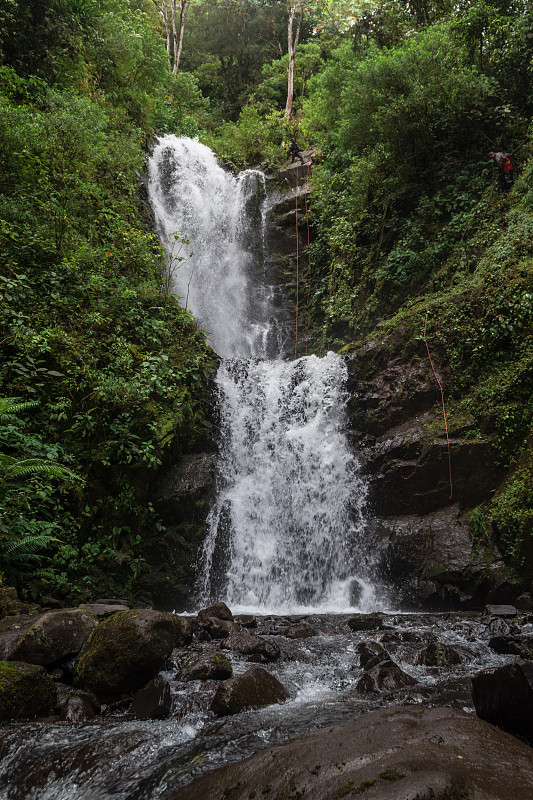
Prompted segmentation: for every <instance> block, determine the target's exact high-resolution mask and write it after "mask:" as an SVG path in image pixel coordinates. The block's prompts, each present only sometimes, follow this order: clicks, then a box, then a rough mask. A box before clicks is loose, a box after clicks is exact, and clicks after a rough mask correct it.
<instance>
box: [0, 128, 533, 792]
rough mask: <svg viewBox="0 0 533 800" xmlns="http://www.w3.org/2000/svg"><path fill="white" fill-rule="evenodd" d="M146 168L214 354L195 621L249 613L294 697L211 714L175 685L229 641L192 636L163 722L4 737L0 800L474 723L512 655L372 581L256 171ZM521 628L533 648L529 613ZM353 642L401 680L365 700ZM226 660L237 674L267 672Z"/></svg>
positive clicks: (184, 145) (336, 371) (209, 158)
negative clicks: (461, 719)
mask: <svg viewBox="0 0 533 800" xmlns="http://www.w3.org/2000/svg"><path fill="white" fill-rule="evenodd" d="M149 169H150V175H149V188H150V198H151V202H152V206H153V208H154V214H155V217H156V220H157V225H158V228H159V232H160V235H161V238H162V241H163V242H164V243H165V244H166V246H167V249H168V253H169V256H168V276H167V277H168V282H169V286H170V288H171V290H172V291H173V292H174V293H176V294H177V295H179V296H180V297H181V298H182V302H183V304H184V305H185V304H186V305H187V307H188V308H189V309H191V311H192V312H193V313H194V315H195V317H196V318H197V319H198V320H199V323H200V325H201V326H202V328H204V329H205V330H206V331H207V333H208V334H209V337H210V342H211V344H212V346H213V347H214V349H215V350H216V351H217V353H218V354H219V355H220V356H221V363H220V366H219V369H218V373H217V376H216V379H215V395H216V401H217V410H216V415H217V420H218V425H219V428H220V441H219V459H218V468H217V477H216V494H215V498H214V501H213V505H212V509H211V512H210V515H209V533H208V535H207V538H206V541H205V545H204V548H203V550H202V552H201V553H200V555H199V561H198V582H197V597H196V600H195V603H194V605H195V609H196V610H197V609H198V608H201V607H202V606H205V605H208V604H209V603H210V602H211V601H214V600H225V601H226V602H227V603H228V605H229V606H230V608H231V610H232V611H233V612H234V613H235V614H241V615H243V614H247V615H248V616H242V617H241V619H240V622H241V624H242V626H243V627H244V628H245V629H246V630H251V631H253V634H254V635H259V636H260V637H262V640H264V641H265V642H267V643H270V645H271V646H272V647H273V648H274V649H275V650H276V652H277V656H276V658H273V659H271V660H270V661H269V663H266V666H265V669H267V670H268V671H269V672H270V673H271V674H272V675H274V676H275V677H276V678H278V679H279V681H280V682H281V683H282V684H283V686H284V687H285V688H286V690H287V691H288V693H289V699H288V700H287V701H286V702H285V703H282V704H279V705H278V704H274V705H269V706H267V707H266V708H263V709H260V710H248V711H243V712H241V713H238V714H235V715H233V716H229V717H223V718H220V717H218V716H216V715H215V714H214V712H213V711H212V710H210V704H211V700H212V698H213V695H214V692H215V690H216V687H217V681H214V680H203V681H201V680H189V681H184V680H179V679H177V678H176V673H177V671H179V669H180V667H182V666H183V664H184V663H185V662H186V661H187V659H189V658H190V657H191V654H193V655H194V654H197V653H219V652H220V648H221V647H223V641H224V640H222V644H221V639H220V638H213V637H210V636H207V635H206V633H205V629H203V628H202V627H201V626H199V627H197V629H196V638H195V639H194V640H193V642H192V644H190V645H188V646H187V647H185V648H181V649H177V650H175V651H174V653H173V654H172V656H171V657H170V659H169V660H168V662H167V664H166V665H165V668H164V670H163V673H162V674H163V675H164V677H165V678H166V679H167V680H168V681H169V684H170V690H171V695H172V707H171V711H170V715H169V717H168V719H165V720H162V721H155V720H150V721H140V720H134V719H132V718H131V716H128V710H129V705H130V702H131V700H130V699H128V700H125V701H124V702H123V703H118V704H115V705H111V706H109V707H108V708H107V709H104V711H103V713H102V714H101V715H100V716H98V717H96V718H95V719H94V720H91V721H90V722H88V723H86V724H72V723H68V722H57V721H36V722H33V723H13V724H10V725H5V726H4V727H3V728H1V729H0V758H1V764H2V770H1V775H0V800H67V798H68V800H165V798H167V797H168V798H170V797H171V796H174V795H173V792H175V791H176V789H177V788H179V787H180V786H182V785H184V784H186V783H188V782H190V781H191V780H192V779H193V778H195V777H196V776H198V775H200V774H201V773H203V772H205V771H206V770H209V769H213V768H214V767H216V766H218V765H221V764H225V763H228V762H232V761H236V760H239V759H242V758H244V757H245V756H247V755H249V754H251V753H254V752H256V751H258V750H260V749H262V748H265V747H267V746H269V745H271V744H277V743H281V742H284V741H286V740H288V739H290V738H292V737H294V736H297V735H299V734H302V733H305V732H307V731H310V730H313V729H317V728H321V727H324V726H331V725H337V724H339V723H340V722H343V721H346V720H348V719H353V718H355V717H358V716H361V715H362V714H364V713H366V712H368V711H370V710H372V709H375V708H378V707H381V706H385V705H390V704H392V703H398V702H405V703H410V704H417V705H453V706H455V707H458V708H463V709H465V710H467V711H470V712H472V713H473V705H472V697H471V682H470V679H471V677H472V676H473V675H474V674H476V673H477V672H479V671H480V670H481V669H484V668H486V667H489V666H497V665H500V664H503V663H508V662H511V661H513V660H515V659H516V656H513V655H497V654H496V653H495V652H494V650H493V649H491V648H490V647H489V640H490V638H491V637H492V636H494V635H495V634H496V633H498V630H497V627H498V620H496V622H494V619H493V618H489V617H482V616H481V615H480V614H474V613H453V614H424V613H418V614H412V613H402V612H401V611H399V610H397V609H396V608H395V603H394V598H393V597H392V598H391V597H390V596H389V595H388V593H387V590H386V587H385V586H383V585H382V584H381V583H380V579H379V575H377V574H376V572H375V570H374V568H373V558H372V552H373V545H372V539H371V534H370V532H369V531H370V529H371V526H369V525H368V524H367V518H366V513H367V512H366V506H365V501H366V487H365V481H364V479H363V477H362V475H361V473H360V467H359V462H358V459H357V454H356V453H354V452H353V449H352V447H351V443H350V436H349V432H348V423H347V401H348V393H347V389H346V366H345V363H344V361H343V359H342V358H341V357H339V356H337V355H335V354H333V353H330V354H328V355H327V356H325V357H324V358H317V357H316V356H309V357H304V358H301V359H298V360H295V361H290V360H288V358H287V357H288V353H289V352H290V350H291V349H292V341H293V335H292V332H291V330H292V325H293V321H292V320H291V317H290V314H289V313H288V310H287V307H286V305H285V301H284V298H283V296H282V294H281V293H280V291H279V288H278V287H277V285H276V281H275V278H274V272H273V266H272V260H271V258H270V255H269V250H268V226H267V222H268V214H269V211H270V208H271V205H272V199H271V196H270V194H269V192H268V190H267V182H266V179H265V176H264V175H263V174H262V173H261V172H259V171H257V170H247V171H246V172H244V173H242V174H241V175H239V176H233V175H231V174H230V173H228V172H226V171H224V170H223V169H222V168H221V167H220V166H219V165H218V164H217V162H216V159H215V157H214V155H213V153H212V152H211V151H210V150H209V149H208V148H206V147H205V146H203V145H201V144H200V143H198V142H195V141H192V140H190V139H178V138H176V137H173V136H166V137H162V138H161V139H160V140H159V142H158V143H157V144H156V146H155V148H154V152H153V155H152V157H151V159H150V165H149ZM176 610H177V611H180V609H176ZM361 612H365V613H367V614H368V613H369V612H374V613H376V612H379V613H378V615H377V616H376V618H375V620H374V622H375V625H374V629H372V630H366V631H365V630H354V629H353V626H350V625H349V624H348V621H349V620H350V619H351V618H353V616H354V615H355V614H357V613H361ZM237 621H238V618H237ZM495 626H496V628H495ZM523 631H524V632H526V633H528V634H529V635H533V625H531V623H529V622H528V620H524V625H523ZM364 643H367V644H369V646H372V647H375V646H380V647H381V648H383V650H382V651H381V652H383V653H385V655H386V656H387V658H389V659H392V661H393V662H394V664H395V665H396V666H397V668H398V669H399V670H400V672H401V680H400V681H399V682H398V683H397V685H395V686H392V685H384V686H383V687H381V688H378V687H374V690H370V691H369V690H365V688H364V684H362V683H361V679H362V677H363V676H364V674H365V669H364V667H363V666H362V665H361V655H360V653H361V650H360V646H361V645H363V644H364ZM222 652H223V654H224V655H225V656H226V657H227V658H229V660H230V661H231V666H232V669H233V674H234V675H237V676H239V675H241V674H242V673H244V672H245V671H246V670H247V669H248V668H249V667H250V661H252V662H257V661H261V659H260V658H258V657H257V656H256V655H254V653H252V654H248V655H243V654H239V652H236V651H231V650H222ZM262 663H265V660H264V659H263V660H262ZM387 663H390V662H387ZM402 676H403V677H402ZM213 800H215V798H213ZM216 800H218V798H217V799H216Z"/></svg>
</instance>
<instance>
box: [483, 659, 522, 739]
mask: <svg viewBox="0 0 533 800" xmlns="http://www.w3.org/2000/svg"><path fill="white" fill-rule="evenodd" d="M472 697H473V700H474V705H475V707H476V713H477V715H478V717H481V719H484V720H487V722H491V723H492V724H493V725H497V726H498V727H499V728H503V730H506V731H508V732H509V733H513V734H514V735H518V736H524V737H526V738H527V739H528V740H529V741H530V742H531V741H533V661H521V662H518V663H516V664H506V665H505V666H503V667H499V668H498V669H496V670H490V671H489V670H486V671H484V672H480V673H479V674H478V675H476V676H475V677H474V678H472Z"/></svg>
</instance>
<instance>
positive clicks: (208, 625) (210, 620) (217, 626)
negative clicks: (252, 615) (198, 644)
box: [196, 617, 240, 641]
mask: <svg viewBox="0 0 533 800" xmlns="http://www.w3.org/2000/svg"><path fill="white" fill-rule="evenodd" d="M239 630H240V627H239V626H238V625H236V624H235V623H234V622H230V621H229V620H225V619H217V617H207V618H206V619H205V620H204V621H203V622H201V623H199V626H198V630H197V632H196V634H197V636H198V638H199V639H201V640H207V641H209V639H226V638H227V637H228V636H229V635H230V634H231V633H234V632H235V631H239Z"/></svg>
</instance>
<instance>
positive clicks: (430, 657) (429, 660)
mask: <svg viewBox="0 0 533 800" xmlns="http://www.w3.org/2000/svg"><path fill="white" fill-rule="evenodd" d="M460 663H461V656H460V654H459V653H458V652H457V650H454V649H453V647H448V645H446V644H442V642H430V644H428V645H426V647H423V648H422V649H421V650H419V651H418V653H417V654H416V656H415V664H422V665H423V666H425V667H451V666H453V665H454V664H460Z"/></svg>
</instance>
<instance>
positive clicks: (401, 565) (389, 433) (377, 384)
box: [348, 327, 516, 611]
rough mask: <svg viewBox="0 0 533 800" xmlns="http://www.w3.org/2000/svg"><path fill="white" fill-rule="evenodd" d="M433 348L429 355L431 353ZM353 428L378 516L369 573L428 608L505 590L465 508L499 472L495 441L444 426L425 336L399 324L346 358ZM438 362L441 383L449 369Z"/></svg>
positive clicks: (477, 602)
mask: <svg viewBox="0 0 533 800" xmlns="http://www.w3.org/2000/svg"><path fill="white" fill-rule="evenodd" d="M434 355H435V354H434ZM348 362H349V370H350V376H351V381H352V383H351V386H352V403H351V408H352V427H353V430H354V433H355V435H356V437H357V438H358V440H359V448H358V449H359V453H360V456H361V459H362V463H363V467H364V471H365V472H366V475H367V477H368V480H369V485H370V497H369V500H370V505H371V507H372V509H373V511H374V513H375V514H376V515H377V524H376V535H375V539H376V542H377V547H378V550H379V551H380V555H379V558H378V564H377V568H376V569H377V573H378V574H380V575H382V576H384V577H385V578H386V579H387V580H388V582H389V583H390V584H391V585H392V587H393V591H394V592H395V597H396V599H397V601H398V602H399V603H400V604H401V605H405V604H409V606H411V607H416V608H429V609H431V610H436V611H438V610H448V609H459V608H465V609H473V608H479V607H480V606H481V605H483V604H484V603H485V602H487V601H488V600H489V599H492V598H494V599H498V600H501V599H503V598H504V596H505V595H506V594H507V593H509V592H510V593H511V594H512V592H513V591H516V590H513V588H512V586H511V585H510V583H509V580H508V575H507V572H506V569H505V566H504V563H503V561H502V559H501V556H500V554H499V552H498V549H497V547H496V546H495V544H494V543H490V542H483V543H480V542H477V543H474V541H473V538H472V535H471V532H470V530H469V527H468V520H469V516H470V513H469V512H470V511H471V510H472V509H474V508H475V507H477V506H478V505H479V504H481V503H483V502H484V501H486V500H489V499H490V498H491V497H492V493H493V491H494V489H495V488H496V487H497V486H498V484H499V482H500V481H501V479H502V477H503V474H504V473H503V471H502V468H501V467H499V466H498V464H499V462H498V459H497V458H496V457H495V451H494V446H493V442H492V441H491V439H490V438H488V437H482V438H480V436H479V432H477V433H476V436H475V437H472V436H471V435H469V434H471V432H472V427H473V426H472V423H471V421H469V420H464V419H463V420H462V421H461V423H458V424H457V425H456V427H455V428H453V427H450V429H449V433H450V457H451V464H452V481H453V490H452V488H451V487H450V475H449V462H448V441H447V438H446V431H445V429H444V423H443V421H442V418H441V417H440V416H439V415H438V412H437V411H436V408H437V407H438V405H439V402H440V392H439V387H438V385H437V383H436V381H435V377H434V375H433V371H432V369H431V365H430V363H429V360H428V358H427V352H426V350H425V346H424V342H423V341H422V342H421V341H418V340H415V339H414V337H413V336H412V332H411V331H410V330H408V329H407V328H403V327H399V328H398V329H397V330H396V331H395V332H394V333H391V334H388V335H385V334H383V335H379V334H378V335H376V336H374V337H373V338H372V339H370V340H368V341H367V342H366V343H365V345H364V346H363V347H361V348H359V349H358V350H357V351H356V353H355V354H354V355H353V356H350V357H349V360H348ZM436 363H437V369H438V371H439V373H440V379H441V382H442V384H443V385H444V387H445V389H446V383H447V380H448V374H447V372H446V369H445V368H439V365H438V354H437V362H436Z"/></svg>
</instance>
